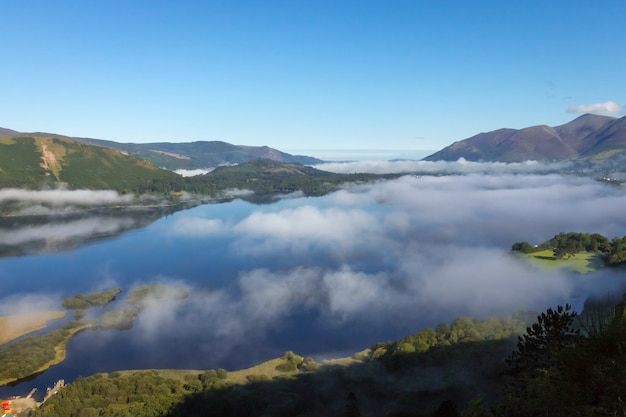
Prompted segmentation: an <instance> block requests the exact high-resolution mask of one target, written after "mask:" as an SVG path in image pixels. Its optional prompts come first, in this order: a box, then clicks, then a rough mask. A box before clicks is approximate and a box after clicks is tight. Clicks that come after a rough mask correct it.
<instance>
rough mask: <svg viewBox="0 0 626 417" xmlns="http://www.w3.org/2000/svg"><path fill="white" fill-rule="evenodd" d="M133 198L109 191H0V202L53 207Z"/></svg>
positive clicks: (125, 201) (126, 201) (119, 201)
mask: <svg viewBox="0 0 626 417" xmlns="http://www.w3.org/2000/svg"><path fill="white" fill-rule="evenodd" d="M133 198H134V196H133V195H131V194H126V195H120V194H119V193H118V192H116V191H111V190H101V191H94V190H43V191H34V190H21V189H17V188H5V189H2V190H0V202H4V201H20V202H28V203H44V204H50V205H53V206H64V205H68V204H79V205H97V204H115V203H129V202H131V201H132V200H133Z"/></svg>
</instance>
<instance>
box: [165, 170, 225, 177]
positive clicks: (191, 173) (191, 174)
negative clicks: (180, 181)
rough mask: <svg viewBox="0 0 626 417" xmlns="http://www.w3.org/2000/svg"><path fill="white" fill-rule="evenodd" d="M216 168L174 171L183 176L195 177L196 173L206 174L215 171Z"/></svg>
mask: <svg viewBox="0 0 626 417" xmlns="http://www.w3.org/2000/svg"><path fill="white" fill-rule="evenodd" d="M214 169H215V168H205V169H177V170H175V171H174V172H175V173H177V174H178V175H181V176H183V177H195V176H196V175H204V174H208V173H209V172H211V171H213V170H214Z"/></svg>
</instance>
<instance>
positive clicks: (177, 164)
mask: <svg viewBox="0 0 626 417" xmlns="http://www.w3.org/2000/svg"><path fill="white" fill-rule="evenodd" d="M78 140H80V141H83V142H85V143H90V144H94V145H100V146H105V147H109V148H113V149H117V150H120V151H123V152H127V153H128V154H129V155H131V156H135V157H137V158H141V159H145V160H146V161H150V162H152V163H153V164H154V165H156V166H159V167H162V168H165V169H170V170H176V169H204V168H209V167H217V166H220V165H232V164H239V163H242V162H247V161H250V160H252V159H257V158H262V159H270V160H272V161H276V162H297V163H301V164H316V163H320V162H323V161H321V160H319V159H316V158H312V157H310V156H300V155H291V154H288V153H285V152H281V151H278V150H276V149H273V148H270V147H267V146H242V145H232V144H230V143H226V142H220V141H198V142H186V143H171V142H161V143H141V144H139V143H118V142H113V141H105V140H98V139H78Z"/></svg>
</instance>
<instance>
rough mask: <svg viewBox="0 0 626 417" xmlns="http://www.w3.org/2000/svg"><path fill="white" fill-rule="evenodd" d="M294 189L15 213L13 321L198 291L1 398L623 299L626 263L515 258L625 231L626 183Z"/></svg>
mask: <svg viewBox="0 0 626 417" xmlns="http://www.w3.org/2000/svg"><path fill="white" fill-rule="evenodd" d="M284 197H286V198H284V199H281V200H278V201H276V202H275V203H273V204H263V205H256V204H253V203H250V202H246V201H242V200H234V201H231V202H226V203H222V204H205V205H201V206H197V207H193V208H189V209H185V210H180V211H176V212H172V211H159V210H152V211H150V210H146V211H141V210H139V211H136V210H135V211H121V210H116V211H112V212H107V211H102V212H95V213H91V214H88V215H83V216H69V217H64V218H58V219H55V220H51V219H46V220H45V221H42V220H41V219H40V218H39V219H38V218H36V217H34V218H32V219H29V220H28V221H23V222H22V223H20V222H18V221H17V220H15V219H12V220H11V219H3V222H2V223H0V249H2V252H1V253H2V256H3V258H0V280H1V282H2V294H3V296H2V300H0V301H1V305H2V307H1V309H0V312H1V313H2V314H3V315H5V314H11V313H12V312H13V313H14V312H21V311H30V310H32V309H34V308H37V309H60V301H61V300H62V299H63V298H64V297H70V296H74V295H75V294H78V293H89V292H94V291H101V290H107V289H111V288H115V287H121V288H122V289H123V293H122V294H120V296H118V299H117V300H116V301H115V302H114V303H113V304H112V305H111V306H109V307H107V308H116V307H122V306H124V296H125V294H128V293H129V292H130V291H132V289H133V288H136V287H137V286H139V285H144V284H151V283H161V284H168V285H173V286H184V287H188V288H189V289H190V290H191V295H190V297H189V298H188V299H186V300H183V301H180V300H176V299H174V298H172V299H167V298H166V299H165V300H155V301H154V302H153V303H151V304H150V306H149V307H148V308H146V309H145V310H144V311H143V312H142V313H141V314H140V316H139V317H138V318H137V320H136V322H135V325H134V326H133V328H132V329H131V330H127V331H117V330H110V331H87V332H84V333H81V334H79V335H78V336H76V337H75V338H74V339H73V340H72V341H71V342H70V343H69V345H68V351H67V353H68V354H67V359H66V360H65V362H63V363H62V364H60V365H58V366H55V367H53V368H51V369H50V370H48V371H46V372H44V373H43V374H41V375H39V376H36V377H35V378H33V379H32V380H30V381H25V382H22V383H20V384H17V385H16V386H14V387H4V388H2V389H0V396H7V395H16V394H19V395H23V394H26V393H27V392H28V391H30V389H31V388H33V387H37V388H38V389H39V390H40V392H45V388H46V387H47V386H52V384H53V383H54V381H56V380H57V379H61V378H63V379H65V380H66V381H68V382H70V381H72V380H74V379H75V378H77V377H78V376H88V375H91V374H93V373H97V372H112V371H115V370H120V369H146V368H184V369H215V368H225V369H227V370H234V369H239V368H244V367H249V366H252V365H254V364H257V363H259V362H261V361H264V360H267V359H269V358H273V357H276V356H280V355H282V354H283V353H284V352H285V351H288V350H292V351H294V352H296V353H298V354H300V355H303V356H311V357H313V358H315V359H316V360H321V359H324V358H332V357H340V356H346V355H350V354H352V353H355V352H357V351H360V350H363V349H365V348H367V347H369V346H371V345H373V344H374V343H375V342H378V341H387V340H392V339H398V338H400V337H402V336H406V335H408V334H411V333H414V332H416V331H418V330H420V329H422V328H423V327H426V326H436V325H437V324H438V323H441V322H448V323H449V322H450V321H451V320H453V319H454V318H456V317H459V316H461V315H465V316H470V317H475V318H478V317H486V316H488V315H493V314H495V315H506V314H508V313H510V312H512V311H514V310H517V309H532V310H536V311H542V310H545V309H546V308H547V307H551V306H552V307H554V306H555V305H556V304H563V303H565V302H570V303H572V304H574V305H575V306H576V307H577V308H578V309H579V310H580V308H581V307H582V303H583V301H584V299H585V297H586V296H587V295H588V294H599V295H600V296H602V295H603V294H608V293H610V292H616V291H622V290H623V281H624V279H623V278H624V276H623V275H624V273H623V270H606V271H599V272H595V273H592V274H586V275H580V274H576V273H573V272H570V271H567V270H556V271H555V270H551V271H546V270H541V269H537V268H536V267H534V266H532V265H530V264H528V263H526V262H523V261H521V260H520V259H517V258H515V257H513V256H510V254H509V250H510V248H511V245H512V244H513V243H514V242H516V241H522V240H525V241H529V242H531V243H540V242H543V241H545V240H547V239H549V238H551V237H552V236H554V235H555V234H557V233H559V232H570V231H571V232H589V233H601V234H604V235H605V236H607V237H609V238H612V237H613V236H623V235H624V234H626V218H625V217H626V216H624V215H623V207H626V204H625V203H626V197H625V192H624V189H623V187H621V186H615V185H609V184H605V183H602V182H598V181H594V180H592V179H587V178H580V177H573V176H563V175H498V176H490V175H482V174H481V175H464V176H459V175H457V176H432V177H430V176H422V177H418V176H405V177H402V178H399V179H396V180H393V181H384V182H378V183H372V184H353V185H348V186H346V187H345V188H344V189H342V190H340V191H337V192H335V193H332V194H329V195H327V196H324V197H316V198H305V197H299V196H297V195H293V196H284ZM101 312H102V310H97V309H94V310H92V311H90V314H93V315H98V314H101ZM70 315H71V313H70ZM53 326H54V325H53Z"/></svg>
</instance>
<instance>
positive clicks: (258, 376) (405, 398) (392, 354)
mask: <svg viewBox="0 0 626 417" xmlns="http://www.w3.org/2000/svg"><path fill="white" fill-rule="evenodd" d="M520 328H523V323H522V322H521V321H520V319H519V318H507V319H502V320H500V319H496V318H489V319H484V320H470V319H465V318H461V319H458V320H455V321H454V322H453V323H451V324H450V325H442V326H439V327H438V331H439V334H440V340H441V343H439V344H437V345H434V344H433V345H432V346H430V347H429V348H428V349H425V350H422V351H420V352H418V351H413V352H407V351H406V346H405V345H406V344H407V343H412V342H411V341H412V340H414V341H416V343H418V342H417V341H418V340H420V339H421V337H422V336H421V335H420V333H422V332H420V333H417V334H416V335H413V336H411V337H409V338H406V340H403V341H402V342H401V345H402V346H404V348H403V349H405V350H404V351H400V350H397V349H395V347H397V346H398V342H390V343H389V344H384V346H385V349H387V350H386V353H385V354H381V352H382V351H381V350H380V349H379V348H376V349H372V350H371V351H370V353H369V354H366V353H363V354H361V359H360V360H354V359H353V360H352V361H350V363H349V364H348V365H331V364H328V365H327V364H318V363H315V362H314V361H313V360H312V359H311V358H306V359H305V358H302V357H300V356H298V355H295V354H293V353H291V352H287V353H286V354H285V356H284V357H283V358H282V359H281V361H280V362H278V363H275V364H273V365H272V370H271V373H269V370H268V368H265V369H266V371H265V372H268V373H258V372H256V371H253V372H251V373H250V374H249V375H247V377H245V376H243V375H238V374H239V373H240V372H243V371H238V372H232V373H228V377H227V376H226V373H225V371H219V370H218V371H207V372H203V373H197V374H192V375H190V374H189V373H187V375H186V376H185V377H180V376H179V377H175V376H172V374H168V373H161V372H156V371H137V372H132V373H126V372H122V373H114V374H110V375H105V374H99V375H95V376H91V377H89V378H85V379H80V380H78V381H77V382H75V383H72V384H71V385H70V386H69V387H68V388H67V389H65V390H64V391H63V392H62V393H61V394H60V395H57V396H54V397H52V398H51V399H50V400H48V402H46V404H45V405H44V406H43V407H42V408H41V409H39V410H37V413H36V416H61V415H63V416H83V415H90V414H84V413H85V411H82V410H87V409H88V410H90V411H89V412H90V413H94V414H93V415H98V416H127V415H136V416H156V415H161V414H162V413H163V412H164V410H167V414H166V415H170V416H180V415H185V416H205V415H206V416H211V415H215V416H239V415H251V416H254V415H272V416H287V415H310V416H314V415H315V416H317V415H344V412H346V411H347V410H348V409H350V410H352V411H355V406H358V407H359V409H360V415H362V416H366V415H385V414H386V413H387V412H389V411H393V410H410V411H411V412H412V413H417V414H416V415H431V414H432V411H434V410H436V409H437V407H438V405H439V403H441V402H442V401H444V400H446V399H449V398H455V399H458V401H459V402H460V403H461V404H463V403H465V402H466V401H469V400H470V399H472V398H474V397H476V396H477V395H486V394H487V393H488V392H491V391H493V390H494V389H497V386H498V384H499V382H497V383H496V385H495V386H493V382H492V381H497V380H498V378H500V377H499V375H501V372H502V371H503V370H504V361H503V359H504V357H505V356H506V355H507V353H509V352H510V350H511V348H512V343H513V342H512V339H511V335H512V334H511V332H513V331H516V330H518V329H520ZM445 329H447V330H445ZM507 329H508V330H507ZM431 330H432V329H431ZM444 330H445V331H444ZM462 333H463V334H462ZM418 344H419V343H418ZM374 352H377V354H376V355H374ZM231 375H232V376H231ZM470 381H471V383H470ZM350 393H352V394H353V396H350ZM348 397H350V399H351V401H348V400H347V399H348Z"/></svg>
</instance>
